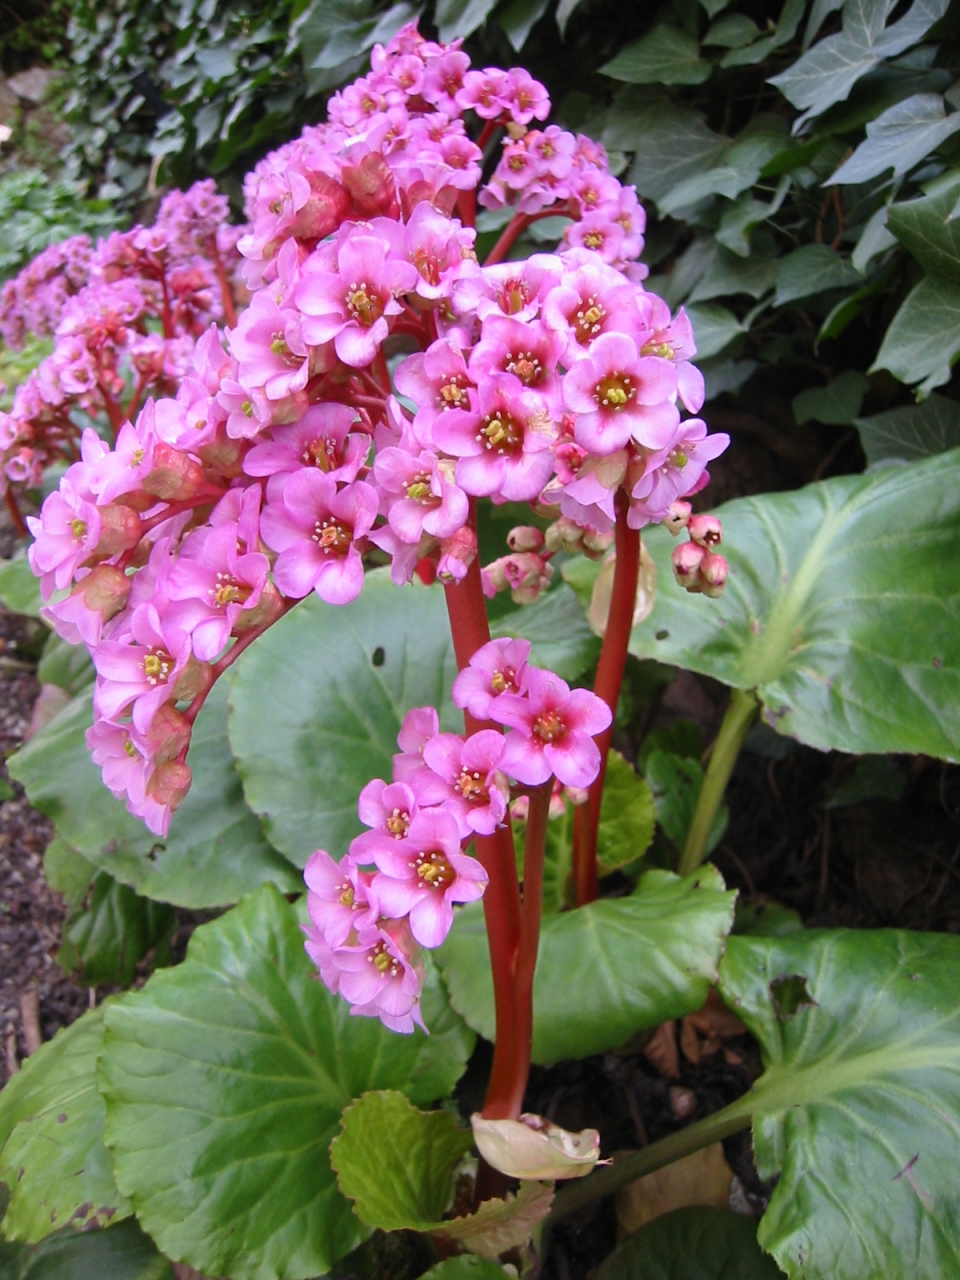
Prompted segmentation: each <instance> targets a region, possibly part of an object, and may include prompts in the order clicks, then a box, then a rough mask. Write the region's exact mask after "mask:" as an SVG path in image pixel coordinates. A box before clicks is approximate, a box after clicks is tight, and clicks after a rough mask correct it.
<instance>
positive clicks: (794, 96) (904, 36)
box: [770, 0, 949, 128]
mask: <svg viewBox="0 0 960 1280" xmlns="http://www.w3.org/2000/svg"><path fill="white" fill-rule="evenodd" d="M948 3H949V0H914V3H913V5H912V6H911V7H910V9H909V10H908V12H907V13H906V14H905V15H904V16H903V17H902V18H901V19H900V20H899V21H898V22H895V23H893V24H892V25H891V26H890V27H886V21H887V17H888V15H889V14H890V12H891V10H892V9H893V7H894V6H893V3H892V0H878V2H876V3H862V2H861V3H856V4H850V3H847V4H844V6H843V30H842V31H840V32H839V33H838V34H837V35H833V36H827V38H826V39H825V40H821V41H819V42H818V43H817V44H815V45H814V46H813V48H812V49H808V50H807V52H806V53H805V54H804V55H803V56H802V57H801V58H800V59H799V60H798V61H797V62H795V63H794V64H793V66H791V67H788V69H787V70H786V71H783V72H781V74H780V75H777V76H773V77H772V79H771V81H770V83H771V84H774V85H776V86H777V88H778V89H779V90H780V92H781V93H782V94H783V95H784V96H785V97H786V98H788V99H789V100H790V102H792V103H793V105H794V106H795V107H799V108H800V109H801V110H805V114H804V115H802V116H801V117H800V118H799V120H798V121H797V124H796V125H795V126H794V127H795V128H799V127H801V126H802V125H803V124H804V123H805V122H806V121H807V120H809V119H811V118H813V117H815V116H818V115H820V114H821V113H822V112H824V111H826V109H827V108H828V107H831V106H833V104H834V103H835V102H842V101H843V100H844V99H845V98H846V97H847V95H848V94H849V93H850V90H851V89H852V88H853V86H854V85H855V84H856V83H857V81H858V80H859V79H860V78H861V76H864V75H866V74H867V72H868V71H872V70H873V68H874V67H875V66H877V65H878V64H879V63H880V62H881V61H882V60H883V59H884V58H895V57H896V56H897V54H900V53H903V52H904V50H906V49H909V48H910V47H911V46H912V45H915V44H917V43H918V42H919V41H920V40H922V39H923V37H924V36H925V35H926V33H927V31H928V30H929V29H930V27H932V26H933V24H934V23H935V22H936V21H937V20H938V19H939V18H942V17H943V15H944V14H945V13H946V11H947V5H948Z"/></svg>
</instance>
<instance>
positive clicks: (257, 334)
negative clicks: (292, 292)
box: [228, 290, 310, 400]
mask: <svg viewBox="0 0 960 1280" xmlns="http://www.w3.org/2000/svg"><path fill="white" fill-rule="evenodd" d="M228 341H229V345H230V351H231V353H232V354H233V355H234V356H235V357H236V359H237V360H238V361H239V363H240V368H239V372H238V374H237V379H238V381H239V382H240V384H241V385H242V386H243V387H245V388H246V389H247V390H249V391H252V390H253V389H257V390H261V389H262V390H263V392H264V394H265V395H266V397H267V399H268V400H283V399H284V398H285V397H286V396H289V395H290V393H291V392H293V391H302V390H303V389H304V387H305V386H306V385H307V378H308V377H309V374H310V369H309V362H308V360H307V354H308V353H307V348H306V346H305V344H304V341H303V338H302V337H301V333H300V315H299V313H298V312H297V310H296V309H295V308H294V307H289V306H288V307H283V308H281V307H279V306H277V305H276V303H274V301H273V300H272V298H271V297H270V296H269V292H268V291H267V290H263V291H262V292H260V293H256V294H254V296H253V300H252V302H251V303H250V306H249V307H247V309H246V311H244V312H243V313H242V315H241V316H240V319H239V321H238V323H237V327H236V329H234V330H232V331H231V333H230V335H229V338H228Z"/></svg>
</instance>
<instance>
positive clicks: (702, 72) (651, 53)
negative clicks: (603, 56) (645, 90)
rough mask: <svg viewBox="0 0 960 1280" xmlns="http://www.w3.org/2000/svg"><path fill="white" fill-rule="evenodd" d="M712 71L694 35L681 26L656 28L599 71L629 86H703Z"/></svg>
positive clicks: (622, 51) (662, 25)
mask: <svg viewBox="0 0 960 1280" xmlns="http://www.w3.org/2000/svg"><path fill="white" fill-rule="evenodd" d="M712 69H713V68H712V67H711V65H710V63H709V62H704V61H703V60H702V59H701V57H700V46H699V45H698V44H697V40H696V37H695V36H692V35H690V34H689V32H687V31H684V30H683V29H682V28H681V27H670V26H666V25H665V24H661V25H660V26H657V27H654V28H653V30H652V31H650V32H648V33H647V34H646V35H645V36H644V37H643V38H642V39H641V40H638V41H637V42H636V43H635V44H632V45H629V46H628V47H627V48H626V49H623V50H621V52H620V53H618V54H617V56H616V57H615V58H613V59H612V60H611V61H610V62H608V63H606V64H605V65H604V66H602V67H601V68H600V73H601V75H605V76H610V77H611V79H613V80H626V81H627V82H628V83H629V84H702V83H703V82H704V80H706V79H707V78H708V77H709V75H710V72H711V70H712Z"/></svg>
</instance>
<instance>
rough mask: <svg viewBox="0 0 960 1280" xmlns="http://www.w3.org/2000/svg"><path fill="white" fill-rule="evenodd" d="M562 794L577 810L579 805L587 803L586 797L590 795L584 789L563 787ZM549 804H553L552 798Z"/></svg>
mask: <svg viewBox="0 0 960 1280" xmlns="http://www.w3.org/2000/svg"><path fill="white" fill-rule="evenodd" d="M563 794H564V796H565V797H566V799H567V800H569V801H570V803H571V804H572V805H573V807H574V808H575V809H578V808H579V807H580V805H582V804H586V803H587V797H588V796H589V794H590V793H589V791H588V790H587V788H586V787H564V788H563ZM550 803H551V804H553V799H552V798H551V800H550Z"/></svg>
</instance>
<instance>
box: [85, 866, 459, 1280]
mask: <svg viewBox="0 0 960 1280" xmlns="http://www.w3.org/2000/svg"><path fill="white" fill-rule="evenodd" d="M423 1009H424V1016H425V1019H426V1022H427V1024H428V1026H430V1028H431V1031H432V1034H431V1035H430V1036H429V1037H427V1036H424V1035H423V1033H422V1032H420V1031H417V1032H415V1033H414V1034H413V1035H411V1036H400V1035H396V1034H394V1033H393V1032H391V1031H387V1030H386V1028H385V1027H383V1026H382V1025H381V1024H380V1023H379V1022H378V1021H377V1020H375V1019H367V1018H354V1017H351V1016H350V1006H349V1005H348V1004H347V1003H346V1002H345V1001H342V1000H340V999H339V998H338V997H336V996H333V995H331V994H330V993H329V992H328V991H327V989H326V988H325V987H324V986H323V984H322V983H321V982H319V981H318V980H317V979H316V976H315V971H314V969H313V966H312V965H311V963H310V961H309V960H308V958H307V956H306V953H305V952H304V948H303V935H302V933H301V931H300V928H299V925H298V923H297V916H296V912H295V910H294V908H293V907H291V906H289V905H288V904H287V903H286V902H285V901H284V899H283V898H282V897H281V895H280V894H279V893H278V892H277V890H276V889H275V888H274V887H273V886H272V885H267V886H264V887H263V888H262V889H261V890H260V891H259V892H258V893H257V894H255V895H252V896H251V897H249V898H246V899H244V901H243V902H242V903H241V904H240V906H238V907H237V908H236V909H235V910H233V911H231V912H228V913H227V914H226V915H224V916H221V917H220V918H219V919H218V920H215V921H213V922H212V923H211V924H208V925H203V926H202V927H201V928H199V929H198V930H197V931H196V932H195V933H194V935H193V937H192V938H191V941H190V946H189V950H188V952H187V959H186V961H185V962H184V963H183V964H180V965H177V966H175V967H174V968H172V969H166V970H161V971H160V972H158V973H156V974H155V975H154V976H153V977H152V978H151V979H150V981H149V982H148V983H147V985H146V986H145V987H144V988H143V990H142V991H138V992H134V993H133V994H131V995H128V996H126V997H125V998H124V1000H123V1001H122V1002H121V1003H119V1004H118V1005H116V1006H115V1007H114V1008H113V1009H111V1011H110V1013H109V1015H108V1019H107V1035H106V1041H105V1047H104V1053H103V1056H102V1057H101V1063H100V1087H101V1089H102V1091H103V1094H104V1097H105V1098H106V1100H107V1108H108V1121H107V1140H108V1142H109V1143H110V1146H111V1148H112V1150H113V1153H114V1161H115V1167H116V1171H117V1178H118V1181H119V1183H120V1185H121V1186H122V1187H124V1188H125V1189H126V1190H127V1192H128V1194H129V1195H130V1197H131V1199H132V1200H133V1202H134V1204H135V1206H136V1210H137V1216H138V1218H139V1219H140V1221H141V1223H142V1224H143V1225H144V1227H145V1228H146V1229H147V1230H148V1231H149V1232H150V1234H151V1235H152V1236H153V1237H154V1239H155V1240H156V1241H157V1243H158V1244H159V1246H160V1248H161V1249H162V1250H163V1251H164V1252H165V1253H167V1254H168V1255H169V1256H170V1257H172V1258H175V1259H177V1260H180V1261H185V1262H189V1263H190V1265H191V1266H193V1267H195V1268H196V1269H197V1270H198V1271H201V1272H203V1273H204V1274H206V1275H210V1276H229V1277H232V1278H233V1280H266V1277H268V1276H269V1277H283V1278H284V1280H304V1278H305V1277H308V1276H314V1275H317V1274H318V1273H322V1272H325V1271H326V1270H327V1269H328V1268H329V1267H330V1266H331V1265H332V1264H333V1262H335V1261H336V1259H337V1258H339V1257H342V1256H344V1255H345V1254H346V1253H348V1252H349V1251H350V1250H351V1249H352V1248H353V1247H354V1246H355V1245H356V1244H358V1243H359V1242H360V1240H362V1239H363V1238H364V1237H365V1235H366V1234H367V1229H366V1228H365V1227H364V1226H363V1225H362V1224H361V1223H360V1222H359V1221H358V1219H357V1218H356V1217H355V1216H354V1214H353V1213H352V1211H351V1208H350V1205H349V1204H348V1202H347V1201H346V1200H345V1199H344V1198H343V1196H341V1194H340V1192H339V1191H338V1190H337V1188H336V1184H335V1178H334V1174H333V1171H332V1169H331V1167H330V1163H329V1158H328V1147H329V1144H330V1140H331V1138H332V1137H333V1136H334V1134H335V1133H336V1131H337V1128H338V1126H339V1123H340V1116H341V1113H342V1112H343V1109H344V1107H345V1106H346V1105H347V1104H348V1103H349V1102H350V1101H351V1100H352V1099H353V1098H354V1097H356V1096H358V1095H359V1094H361V1093H364V1092H366V1091H367V1090H369V1089H402V1090H403V1091H404V1092H405V1093H407V1095H408V1096H409V1097H411V1098H412V1099H413V1100H414V1101H415V1102H429V1101H430V1100H432V1099H434V1098H437V1097H442V1096H445V1095H446V1094H447V1093H448V1092H449V1091H450V1089H451V1088H452V1087H453V1085H454V1083H455V1082H456V1080H457V1078H458V1077H459V1075H460V1074H461V1072H462V1071H463V1069H464V1066H465V1065H466V1060H467V1057H468V1055H469V1053H470V1050H471V1048H472V1036H471V1035H470V1033H469V1032H468V1031H467V1030H466V1028H465V1027H464V1026H463V1024H462V1023H461V1022H460V1020H459V1019H458V1018H457V1017H456V1015H454V1014H453V1013H452V1012H451V1011H450V1009H449V1007H448V1006H447V1005H446V1002H445V999H444V996H443V994H442V991H441V989H440V985H439V983H438V981H437V979H436V977H435V976H434V977H432V978H431V981H430V984H429V987H428V989H427V991H425V993H424V1001H423Z"/></svg>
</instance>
